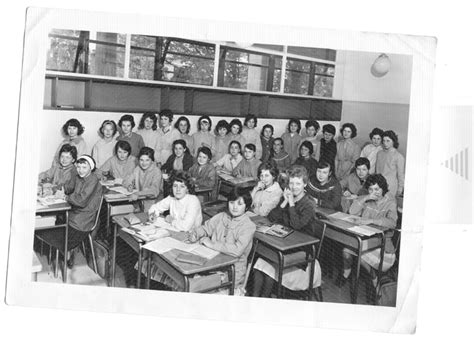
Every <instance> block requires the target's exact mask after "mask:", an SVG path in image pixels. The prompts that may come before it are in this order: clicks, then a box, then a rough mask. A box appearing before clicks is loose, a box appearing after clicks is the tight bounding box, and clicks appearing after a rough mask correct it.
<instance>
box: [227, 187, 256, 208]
mask: <svg viewBox="0 0 474 339" xmlns="http://www.w3.org/2000/svg"><path fill="white" fill-rule="evenodd" d="M240 198H242V199H243V200H244V203H245V211H248V210H249V209H250V208H251V207H252V197H251V196H250V192H249V191H248V190H247V189H245V188H243V187H239V186H236V187H234V188H233V189H232V191H231V192H230V193H229V195H228V196H227V208H228V207H229V202H231V201H236V200H239V199H240Z"/></svg>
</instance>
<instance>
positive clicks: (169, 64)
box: [162, 39, 215, 86]
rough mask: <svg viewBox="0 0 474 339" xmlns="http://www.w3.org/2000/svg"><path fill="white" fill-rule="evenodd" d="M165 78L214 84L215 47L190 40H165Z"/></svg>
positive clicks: (192, 82)
mask: <svg viewBox="0 0 474 339" xmlns="http://www.w3.org/2000/svg"><path fill="white" fill-rule="evenodd" d="M165 44H166V45H165V48H166V50H165V53H164V54H165V57H164V63H163V71H162V72H163V75H162V76H163V80H166V81H173V82H185V83H191V84H200V85H208V86H210V85H212V81H213V77H214V54H215V47H214V46H213V45H210V44H198V43H191V42H188V41H181V40H175V39H168V40H167V41H165Z"/></svg>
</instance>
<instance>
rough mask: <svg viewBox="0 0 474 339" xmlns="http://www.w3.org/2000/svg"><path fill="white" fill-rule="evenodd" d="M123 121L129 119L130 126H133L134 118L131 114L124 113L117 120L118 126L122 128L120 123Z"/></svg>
mask: <svg viewBox="0 0 474 339" xmlns="http://www.w3.org/2000/svg"><path fill="white" fill-rule="evenodd" d="M124 121H130V123H131V124H132V128H134V127H135V119H133V115H130V114H125V115H122V116H121V117H120V120H119V122H118V125H119V126H120V128H122V123H123V122H124Z"/></svg>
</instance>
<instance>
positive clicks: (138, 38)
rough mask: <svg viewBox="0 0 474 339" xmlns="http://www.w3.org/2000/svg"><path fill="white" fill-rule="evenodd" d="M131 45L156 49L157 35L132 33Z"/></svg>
mask: <svg viewBox="0 0 474 339" xmlns="http://www.w3.org/2000/svg"><path fill="white" fill-rule="evenodd" d="M131 45H132V47H142V48H149V49H153V50H154V49H155V46H156V37H154V36H148V35H132V38H131Z"/></svg>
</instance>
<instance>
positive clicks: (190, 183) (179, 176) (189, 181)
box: [170, 171, 194, 197]
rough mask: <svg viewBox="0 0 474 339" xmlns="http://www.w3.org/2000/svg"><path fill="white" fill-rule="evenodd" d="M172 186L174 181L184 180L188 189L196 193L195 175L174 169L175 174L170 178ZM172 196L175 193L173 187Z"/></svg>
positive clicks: (191, 192)
mask: <svg viewBox="0 0 474 339" xmlns="http://www.w3.org/2000/svg"><path fill="white" fill-rule="evenodd" d="M170 182H171V186H173V183H174V182H182V183H183V184H184V185H185V186H186V188H187V189H188V192H189V194H194V179H193V177H192V176H191V175H190V174H189V173H188V172H185V171H173V174H172V175H171V178H170ZM171 196H172V197H174V195H173V190H172V189H171Z"/></svg>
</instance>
